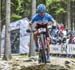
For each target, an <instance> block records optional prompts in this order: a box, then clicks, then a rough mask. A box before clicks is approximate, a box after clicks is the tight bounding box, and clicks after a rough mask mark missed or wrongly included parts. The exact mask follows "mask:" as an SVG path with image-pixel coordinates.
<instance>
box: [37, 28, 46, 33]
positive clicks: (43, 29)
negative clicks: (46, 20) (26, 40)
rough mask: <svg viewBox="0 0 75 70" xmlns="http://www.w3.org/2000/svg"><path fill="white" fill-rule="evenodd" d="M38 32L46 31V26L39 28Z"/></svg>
mask: <svg viewBox="0 0 75 70" xmlns="http://www.w3.org/2000/svg"><path fill="white" fill-rule="evenodd" d="M38 32H39V33H41V32H46V28H40V29H38Z"/></svg>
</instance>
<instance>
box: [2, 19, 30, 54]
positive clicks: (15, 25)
mask: <svg viewBox="0 0 75 70" xmlns="http://www.w3.org/2000/svg"><path fill="white" fill-rule="evenodd" d="M28 24H29V23H28V21H27V19H26V18H24V19H21V20H18V21H16V22H12V23H11V24H10V31H12V30H16V29H20V44H19V48H20V49H19V54H23V53H28V52H29V46H28V44H29V41H30V34H28V33H27V32H26V29H27V26H28ZM1 38H2V41H1V52H2V53H3V52H4V42H5V26H3V29H2V36H1Z"/></svg>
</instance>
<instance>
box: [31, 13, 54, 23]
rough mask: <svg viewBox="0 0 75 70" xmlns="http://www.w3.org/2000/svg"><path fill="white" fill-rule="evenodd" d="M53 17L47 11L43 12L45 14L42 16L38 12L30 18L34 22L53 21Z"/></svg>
mask: <svg viewBox="0 0 75 70" xmlns="http://www.w3.org/2000/svg"><path fill="white" fill-rule="evenodd" d="M53 19H54V18H53V17H52V16H51V15H50V14H48V13H45V15H44V16H43V17H41V16H40V15H39V14H38V13H37V14H35V15H34V16H33V17H32V20H31V23H34V22H49V21H50V22H52V21H53Z"/></svg>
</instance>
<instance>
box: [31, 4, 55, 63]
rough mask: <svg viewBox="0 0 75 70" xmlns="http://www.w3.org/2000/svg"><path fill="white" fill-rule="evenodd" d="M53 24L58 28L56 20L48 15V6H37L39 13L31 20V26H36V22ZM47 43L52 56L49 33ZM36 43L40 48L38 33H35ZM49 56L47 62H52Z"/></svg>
mask: <svg viewBox="0 0 75 70" xmlns="http://www.w3.org/2000/svg"><path fill="white" fill-rule="evenodd" d="M49 21H50V22H52V23H53V28H56V21H55V20H54V18H53V17H52V16H51V15H50V14H48V13H46V6H45V5H44V4H40V5H38V6H37V13H36V14H35V15H34V16H33V17H32V19H31V24H34V25H36V24H35V23H34V22H40V23H41V22H49ZM46 37H47V39H46V42H47V48H48V53H49V54H50V46H49V44H50V42H49V41H50V40H49V39H50V38H49V35H48V32H47V33H46ZM34 41H35V44H36V46H38V43H37V32H34ZM49 54H48V55H47V62H50V55H49Z"/></svg>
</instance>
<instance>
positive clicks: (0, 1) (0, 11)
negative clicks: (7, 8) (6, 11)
mask: <svg viewBox="0 0 75 70" xmlns="http://www.w3.org/2000/svg"><path fill="white" fill-rule="evenodd" d="M0 57H1V0H0Z"/></svg>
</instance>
